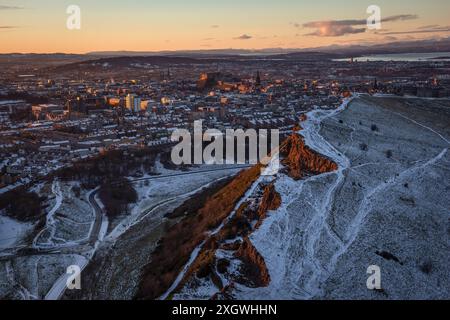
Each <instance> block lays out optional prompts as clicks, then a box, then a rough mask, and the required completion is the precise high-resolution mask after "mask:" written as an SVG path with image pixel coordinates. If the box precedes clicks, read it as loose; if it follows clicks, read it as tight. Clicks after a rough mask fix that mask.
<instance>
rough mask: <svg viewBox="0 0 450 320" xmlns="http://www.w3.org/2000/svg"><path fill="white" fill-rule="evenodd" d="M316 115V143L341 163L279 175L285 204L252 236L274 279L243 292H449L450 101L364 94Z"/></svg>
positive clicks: (336, 295)
mask: <svg viewBox="0 0 450 320" xmlns="http://www.w3.org/2000/svg"><path fill="white" fill-rule="evenodd" d="M405 101H406V102H408V103H410V104H411V105H410V108H409V109H408V108H406V109H405V106H404V103H405ZM443 103H444V105H442V104H443ZM414 105H419V107H417V108H414ZM308 119H309V120H308V121H307V122H306V123H304V124H302V126H303V127H304V128H305V130H304V131H303V132H302V134H303V135H304V136H305V141H306V143H307V145H309V146H311V147H312V148H313V149H315V150H316V151H318V152H320V153H322V154H324V155H326V156H328V157H330V158H332V159H333V160H334V161H336V162H337V163H338V165H339V170H338V171H337V172H334V173H328V174H324V175H320V176H315V177H311V178H308V179H306V180H302V181H297V182H295V181H293V180H291V179H290V178H288V177H286V176H283V175H280V176H279V178H278V180H277V182H276V190H277V191H278V192H279V193H280V194H281V195H282V206H281V207H280V208H279V209H278V210H277V211H276V212H273V213H271V215H270V216H269V217H268V218H267V219H266V220H265V222H264V223H263V225H262V226H261V228H260V229H259V230H258V231H256V232H255V233H254V234H253V235H252V237H251V240H252V242H253V244H254V246H255V247H256V248H257V250H258V251H259V252H260V253H261V255H262V256H263V257H264V259H265V262H266V265H267V267H268V269H269V272H270V275H271V283H270V285H269V286H268V287H266V288H257V289H250V288H244V287H238V288H237V290H236V292H235V295H236V296H237V297H238V298H243V299H244V298H245V299H261V298H271V299H448V298H450V281H449V279H450V266H449V264H448V261H449V260H450V240H449V235H450V232H449V230H450V224H449V223H450V197H449V196H448V195H449V194H450V193H449V191H450V179H449V178H450V154H449V152H448V148H449V142H448V140H449V138H450V134H449V132H448V130H449V129H448V123H450V102H449V101H446V102H433V101H427V104H425V105H423V101H421V100H417V101H415V100H413V101H411V100H396V99H391V100H385V99H380V98H378V99H374V98H367V97H363V98H357V99H356V100H354V101H353V102H351V104H350V105H349V107H348V108H346V109H345V110H340V111H337V112H331V113H328V112H323V111H320V110H316V111H313V112H311V113H309V114H308ZM445 123H447V128H446V127H445ZM383 252H384V253H389V254H390V255H391V257H395V258H394V259H390V260H389V259H386V255H384V256H385V258H383V257H382V255H383V254H381V253H383ZM396 259H397V261H396ZM370 265H377V266H379V267H380V268H381V281H382V289H383V290H380V291H372V290H368V289H367V286H366V281H367V278H368V276H369V275H368V274H367V273H366V272H367V268H368V267H369V266H370Z"/></svg>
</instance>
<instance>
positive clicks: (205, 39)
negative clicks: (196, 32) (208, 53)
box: [202, 38, 215, 41]
mask: <svg viewBox="0 0 450 320" xmlns="http://www.w3.org/2000/svg"><path fill="white" fill-rule="evenodd" d="M202 40H203V41H212V40H215V38H203V39H202Z"/></svg>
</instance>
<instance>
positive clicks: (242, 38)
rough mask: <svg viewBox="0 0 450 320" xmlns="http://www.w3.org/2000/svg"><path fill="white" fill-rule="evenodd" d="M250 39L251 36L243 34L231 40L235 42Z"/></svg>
mask: <svg viewBox="0 0 450 320" xmlns="http://www.w3.org/2000/svg"><path fill="white" fill-rule="evenodd" d="M251 38H253V37H252V36H250V35H248V34H243V35H242V36H239V37H236V38H233V39H235V40H250V39H251Z"/></svg>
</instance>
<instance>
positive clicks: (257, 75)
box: [255, 71, 261, 87]
mask: <svg viewBox="0 0 450 320" xmlns="http://www.w3.org/2000/svg"><path fill="white" fill-rule="evenodd" d="M255 84H256V86H257V87H259V86H261V75H260V74H259V71H257V72H256V80H255Z"/></svg>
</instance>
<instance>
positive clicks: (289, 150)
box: [280, 133, 338, 180]
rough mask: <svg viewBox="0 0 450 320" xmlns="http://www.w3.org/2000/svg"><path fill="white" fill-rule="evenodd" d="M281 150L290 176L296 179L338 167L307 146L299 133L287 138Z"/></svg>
mask: <svg viewBox="0 0 450 320" xmlns="http://www.w3.org/2000/svg"><path fill="white" fill-rule="evenodd" d="M280 150H281V154H282V155H283V156H284V157H285V158H284V159H283V160H282V163H283V165H285V166H286V167H287V170H288V174H289V176H290V177H292V178H293V179H296V180H298V179H301V178H303V177H305V176H307V175H317V174H322V173H325V172H331V171H335V170H337V169H338V166H337V164H336V163H335V162H333V161H332V160H330V159H328V158H327V157H325V156H323V155H321V154H319V153H317V152H315V151H313V150H312V149H310V148H309V147H307V146H306V145H305V142H304V141H303V138H302V137H301V136H300V135H298V134H297V133H293V134H292V135H291V136H290V137H289V138H287V139H286V140H285V141H284V143H283V144H282V146H281V147H280Z"/></svg>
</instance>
